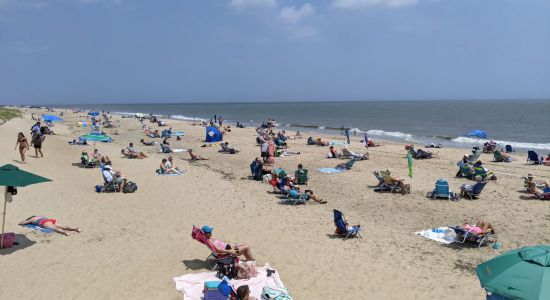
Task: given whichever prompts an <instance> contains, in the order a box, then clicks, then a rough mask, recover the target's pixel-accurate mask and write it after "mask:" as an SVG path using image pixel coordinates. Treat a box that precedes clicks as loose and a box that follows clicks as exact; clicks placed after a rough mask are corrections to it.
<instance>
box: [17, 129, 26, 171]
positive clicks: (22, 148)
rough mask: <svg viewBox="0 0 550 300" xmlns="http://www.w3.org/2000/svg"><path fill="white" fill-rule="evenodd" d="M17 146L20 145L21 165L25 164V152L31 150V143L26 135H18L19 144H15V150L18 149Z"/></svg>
mask: <svg viewBox="0 0 550 300" xmlns="http://www.w3.org/2000/svg"><path fill="white" fill-rule="evenodd" d="M17 145H19V154H21V163H23V164H24V163H25V152H27V150H29V141H27V138H26V137H25V135H24V134H23V133H22V132H20V133H18V134H17V142H16V143H15V148H14V149H17Z"/></svg>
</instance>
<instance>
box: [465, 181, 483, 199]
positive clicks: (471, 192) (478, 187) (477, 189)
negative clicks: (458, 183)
mask: <svg viewBox="0 0 550 300" xmlns="http://www.w3.org/2000/svg"><path fill="white" fill-rule="evenodd" d="M486 184H487V181H486V180H483V181H480V182H477V183H476V184H474V186H473V187H472V188H471V189H467V188H465V189H464V192H465V194H466V196H468V197H469V198H470V200H473V199H475V198H477V197H479V195H480V194H481V191H483V189H484V188H485V185H486Z"/></svg>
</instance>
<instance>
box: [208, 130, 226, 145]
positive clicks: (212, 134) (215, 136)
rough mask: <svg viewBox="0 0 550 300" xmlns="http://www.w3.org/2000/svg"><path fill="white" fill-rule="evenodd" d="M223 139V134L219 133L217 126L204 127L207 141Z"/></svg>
mask: <svg viewBox="0 0 550 300" xmlns="http://www.w3.org/2000/svg"><path fill="white" fill-rule="evenodd" d="M221 140H223V135H222V134H221V133H220V131H219V130H218V128H217V127H215V126H208V127H206V138H205V141H206V142H207V143H213V142H220V141H221Z"/></svg>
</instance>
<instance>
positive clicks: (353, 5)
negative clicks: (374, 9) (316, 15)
mask: <svg viewBox="0 0 550 300" xmlns="http://www.w3.org/2000/svg"><path fill="white" fill-rule="evenodd" d="M418 1H419V0H333V1H332V6H334V7H336V8H342V9H357V8H366V7H371V6H386V7H394V8H395V7H403V6H408V5H416V4H417V3H418Z"/></svg>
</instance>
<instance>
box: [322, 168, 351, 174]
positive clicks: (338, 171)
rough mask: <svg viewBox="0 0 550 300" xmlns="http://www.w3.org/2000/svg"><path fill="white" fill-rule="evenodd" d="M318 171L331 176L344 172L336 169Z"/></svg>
mask: <svg viewBox="0 0 550 300" xmlns="http://www.w3.org/2000/svg"><path fill="white" fill-rule="evenodd" d="M319 171H320V172H321V173H326V174H332V173H342V172H344V171H345V170H342V169H336V168H321V169H319Z"/></svg>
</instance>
